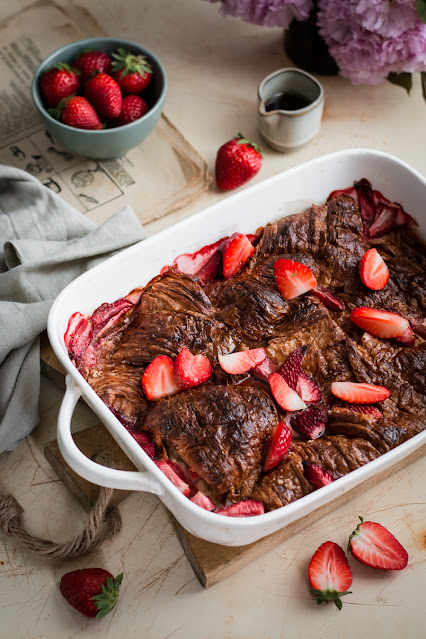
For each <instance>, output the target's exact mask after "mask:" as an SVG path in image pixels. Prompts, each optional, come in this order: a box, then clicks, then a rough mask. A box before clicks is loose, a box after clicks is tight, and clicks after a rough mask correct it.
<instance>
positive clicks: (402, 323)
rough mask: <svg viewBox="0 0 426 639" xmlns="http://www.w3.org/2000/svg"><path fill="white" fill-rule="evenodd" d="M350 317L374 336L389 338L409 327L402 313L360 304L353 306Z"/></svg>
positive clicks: (401, 333)
mask: <svg viewBox="0 0 426 639" xmlns="http://www.w3.org/2000/svg"><path fill="white" fill-rule="evenodd" d="M350 318H351V320H352V322H353V323H354V324H356V325H357V326H359V327H360V328H362V330H364V331H367V332H368V333H370V334H371V335H374V336H375V337H384V338H386V339H391V338H393V337H400V336H401V335H403V334H404V333H405V331H406V330H407V328H409V326H410V323H409V321H408V320H407V319H405V317H402V315H398V313H391V312H390V311H381V310H379V309H378V308H367V307H365V306H360V307H358V308H355V309H354V310H353V311H352V312H351V314H350Z"/></svg>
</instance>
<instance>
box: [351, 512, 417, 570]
mask: <svg viewBox="0 0 426 639" xmlns="http://www.w3.org/2000/svg"><path fill="white" fill-rule="evenodd" d="M360 520H361V523H360V524H358V526H357V527H356V529H355V530H354V531H353V533H352V534H351V536H350V537H349V545H348V550H350V551H351V552H352V554H353V556H354V557H356V559H358V560H359V561H361V562H362V563H363V564H365V565H366V566H370V567H371V568H380V569H381V570H402V569H403V568H405V567H406V565H407V563H408V553H407V551H406V550H405V548H404V547H403V546H402V545H401V544H400V543H399V541H398V540H397V539H396V538H395V537H394V536H393V535H392V533H390V532H389V530H388V529H387V528H385V527H384V526H382V525H381V524H377V523H375V522H373V521H364V520H363V518H362V517H360Z"/></svg>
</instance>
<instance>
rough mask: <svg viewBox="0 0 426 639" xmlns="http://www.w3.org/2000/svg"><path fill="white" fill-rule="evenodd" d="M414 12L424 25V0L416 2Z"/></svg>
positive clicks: (425, 20)
mask: <svg viewBox="0 0 426 639" xmlns="http://www.w3.org/2000/svg"><path fill="white" fill-rule="evenodd" d="M416 11H417V13H418V14H419V18H420V20H421V21H422V22H425V23H426V0H416Z"/></svg>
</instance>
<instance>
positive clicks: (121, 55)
mask: <svg viewBox="0 0 426 639" xmlns="http://www.w3.org/2000/svg"><path fill="white" fill-rule="evenodd" d="M112 57H113V58H114V60H113V62H112V70H113V78H114V80H115V81H116V82H117V83H118V85H119V86H120V89H121V91H122V93H123V95H127V94H129V93H132V94H136V93H140V92H141V91H144V90H145V89H146V88H147V86H148V85H149V84H150V82H151V80H152V67H151V65H150V64H149V62H148V61H147V59H146V58H145V56H143V55H134V54H133V53H131V52H130V51H126V49H118V52H117V53H113V54H112Z"/></svg>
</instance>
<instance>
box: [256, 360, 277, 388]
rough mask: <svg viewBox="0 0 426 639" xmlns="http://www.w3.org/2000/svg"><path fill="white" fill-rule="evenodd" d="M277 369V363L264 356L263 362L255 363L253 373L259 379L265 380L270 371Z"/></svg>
mask: <svg viewBox="0 0 426 639" xmlns="http://www.w3.org/2000/svg"><path fill="white" fill-rule="evenodd" d="M277 369H278V364H275V362H273V361H272V360H270V359H269V357H266V358H265V359H264V360H263V362H261V363H260V364H257V366H254V368H253V375H255V377H258V378H259V379H261V380H262V381H263V382H267V381H268V378H269V375H270V374H271V373H275V372H276V371H277Z"/></svg>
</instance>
